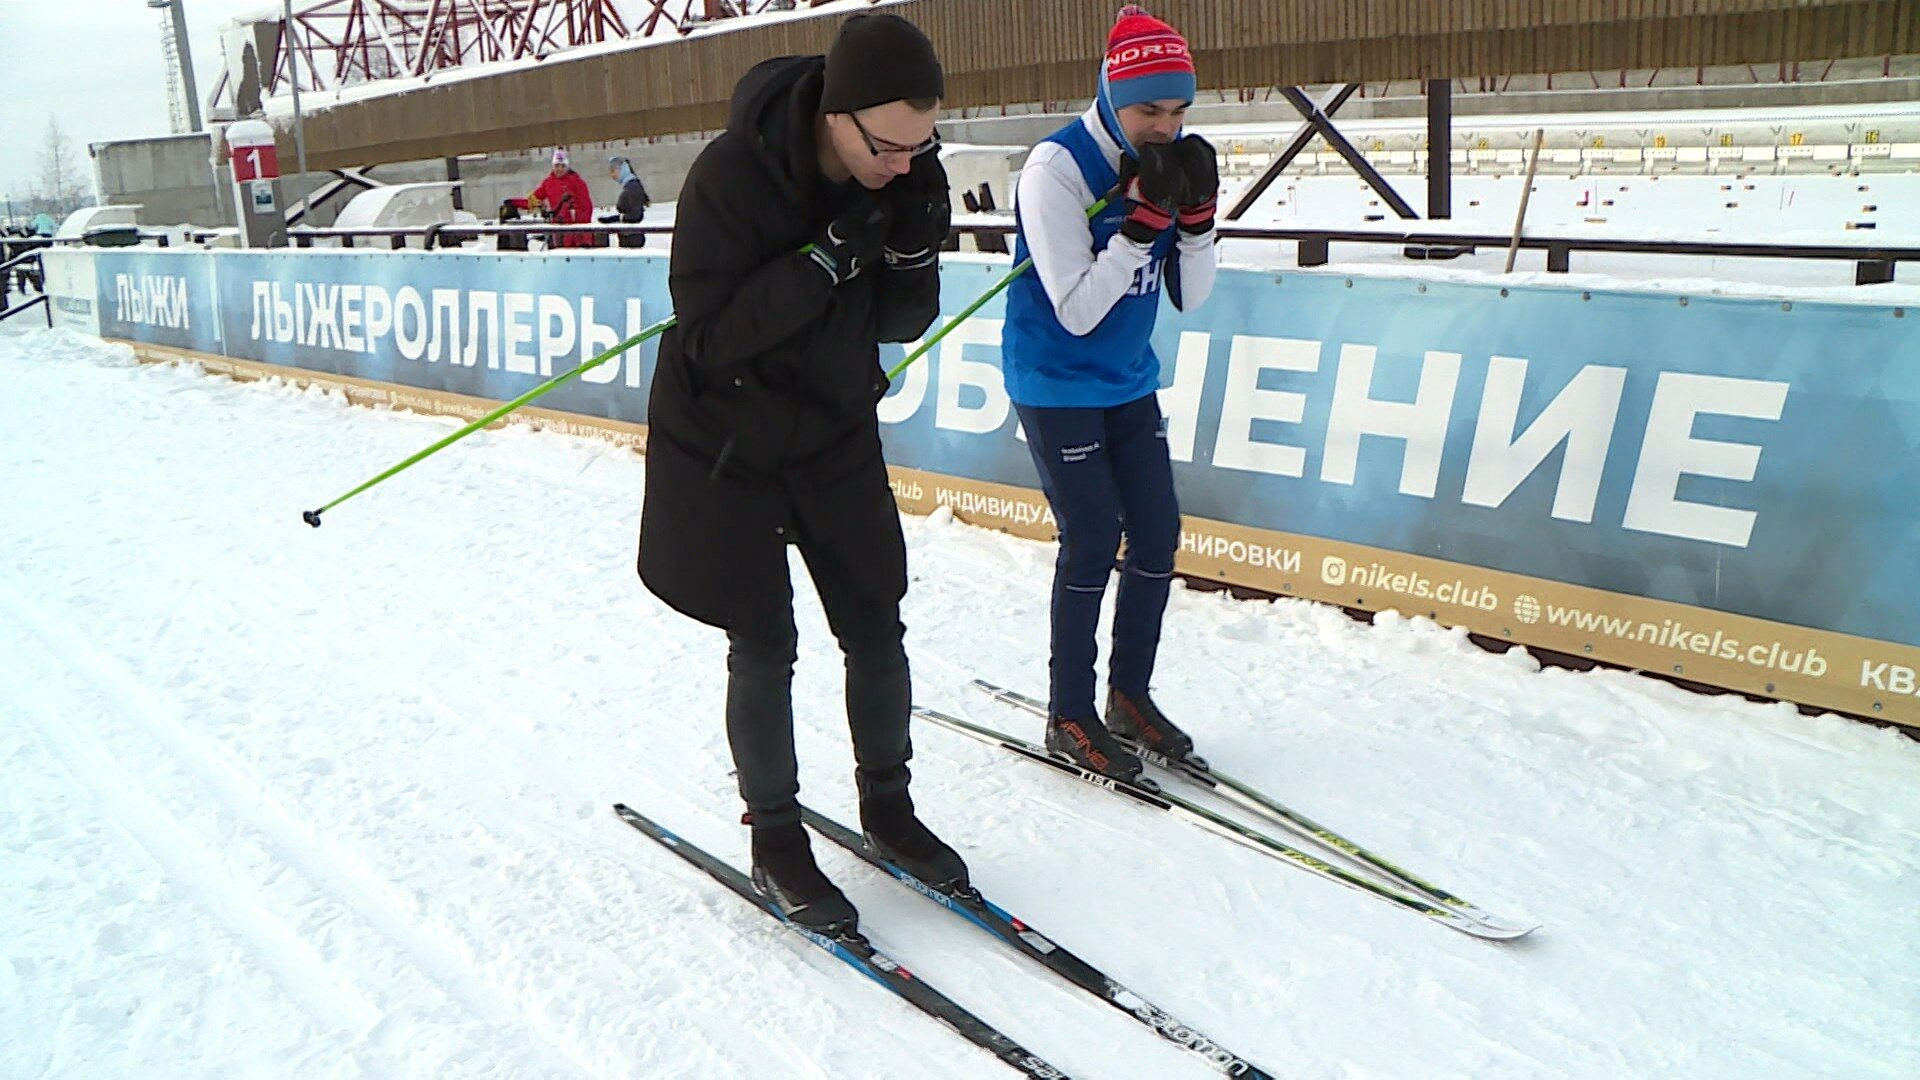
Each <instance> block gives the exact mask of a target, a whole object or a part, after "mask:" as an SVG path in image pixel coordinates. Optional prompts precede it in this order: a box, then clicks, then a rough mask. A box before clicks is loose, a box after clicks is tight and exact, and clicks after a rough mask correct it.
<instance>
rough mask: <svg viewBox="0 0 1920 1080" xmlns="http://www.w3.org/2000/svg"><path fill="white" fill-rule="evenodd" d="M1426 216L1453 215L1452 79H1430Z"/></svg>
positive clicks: (1434, 218) (1428, 81) (1442, 219)
mask: <svg viewBox="0 0 1920 1080" xmlns="http://www.w3.org/2000/svg"><path fill="white" fill-rule="evenodd" d="M1427 217H1429V218H1431V219H1433V220H1434V221H1445V220H1447V219H1448V218H1451V217H1453V80H1452V79H1428V80H1427Z"/></svg>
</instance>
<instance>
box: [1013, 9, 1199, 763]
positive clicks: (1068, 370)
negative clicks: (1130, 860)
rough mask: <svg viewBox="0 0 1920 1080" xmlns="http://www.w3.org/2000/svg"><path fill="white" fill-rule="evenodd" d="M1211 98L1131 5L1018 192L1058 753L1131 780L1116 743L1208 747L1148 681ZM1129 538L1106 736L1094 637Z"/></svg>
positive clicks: (1177, 46) (1023, 399)
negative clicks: (1173, 342)
mask: <svg viewBox="0 0 1920 1080" xmlns="http://www.w3.org/2000/svg"><path fill="white" fill-rule="evenodd" d="M1194 89H1195V80H1194V70H1193V58H1192V55H1191V54H1190V53H1189V52H1188V49H1187V43H1186V41H1185V40H1184V39H1183V38H1182V37H1181V36H1180V35H1179V33H1178V32H1177V31H1175V30H1174V29H1173V28H1172V27H1171V26H1168V25H1167V24H1166V23H1164V22H1162V21H1160V20H1159V19H1156V18H1153V17H1152V16H1150V15H1147V14H1145V13H1144V12H1142V11H1141V10H1140V9H1139V8H1138V7H1137V6H1135V5H1132V4H1129V5H1127V6H1126V7H1124V8H1122V9H1121V11H1120V17H1119V20H1118V21H1117V22H1115V24H1114V27H1113V30H1112V32H1111V33H1110V35H1109V38H1108V44H1107V55H1106V60H1105V62H1104V63H1103V64H1102V66H1101V72H1100V89H1099V94H1098V96H1097V97H1096V99H1095V101H1094V103H1093V106H1092V107H1091V108H1089V109H1088V110H1087V111H1086V113H1084V114H1083V115H1081V116H1080V117H1079V118H1078V119H1076V120H1074V121H1073V122H1072V123H1070V124H1068V125H1067V126H1066V127H1063V128H1061V129H1060V130H1059V131H1057V132H1055V133H1054V134H1052V135H1050V136H1048V137H1047V138H1046V139H1045V140H1044V141H1042V142H1041V143H1040V144H1039V145H1038V146H1036V147H1034V149H1033V153H1032V154H1031V155H1029V156H1028V158H1027V163H1026V165H1025V167H1024V168H1023V169H1022V170H1021V172H1020V180H1019V184H1018V186H1017V188H1016V190H1015V203H1014V208H1015V212H1016V214H1017V218H1018V223H1019V231H1018V244H1017V248H1016V251H1015V253H1014V259H1015V261H1016V262H1018V261H1019V260H1021V259H1024V258H1027V257H1029V256H1031V257H1032V259H1033V270H1034V272H1033V273H1031V274H1026V275H1023V276H1021V277H1020V278H1017V279H1015V281H1014V284H1013V286H1012V288H1011V290H1010V291H1009V293H1008V296H1007V321H1006V327H1005V330H1004V340H1003V357H1004V361H1003V366H1004V369H1005V374H1006V385H1007V394H1008V396H1009V397H1011V398H1012V399H1013V403H1014V406H1015V408H1016V409H1018V411H1019V414H1020V424H1021V427H1022V428H1024V429H1025V431H1026V435H1027V446H1028V449H1029V450H1030V451H1031V452H1032V454H1033V461H1034V464H1035V465H1036V466H1037V467H1038V468H1039V470H1040V483H1041V487H1042V488H1043V489H1044V490H1045V492H1046V495H1047V500H1048V502H1050V503H1051V504H1052V505H1053V513H1054V517H1055V519H1056V520H1057V521H1058V522H1059V527H1060V554H1059V558H1058V559H1057V561H1056V562H1055V564H1054V575H1053V616H1052V618H1053V623H1052V659H1051V663H1050V669H1049V674H1050V682H1051V685H1050V687H1049V697H1050V701H1049V713H1050V719H1049V720H1048V722H1047V738H1046V742H1047V747H1048V748H1049V749H1051V750H1054V751H1056V752H1060V753H1064V754H1066V755H1067V756H1068V757H1070V758H1072V759H1073V760H1074V761H1076V762H1078V763H1079V764H1081V765H1082V766H1084V767H1086V768H1090V769H1094V770H1096V771H1098V772H1101V773H1104V774H1106V775H1109V776H1114V777H1118V778H1121V779H1127V780H1131V779H1134V778H1135V777H1137V776H1138V775H1139V774H1140V769H1141V764H1140V759H1139V758H1138V757H1136V756H1134V755H1133V754H1131V753H1129V752H1128V751H1127V749H1126V748H1125V746H1123V745H1122V744H1121V743H1120V742H1119V741H1117V740H1116V739H1115V738H1114V735H1115V734H1120V735H1124V736H1127V737H1130V738H1132V739H1134V740H1135V741H1137V742H1138V743H1139V744H1140V745H1141V746H1144V747H1146V748H1148V749H1150V750H1153V751H1155V752H1157V753H1161V754H1165V755H1166V756H1168V757H1171V758H1174V759H1176V760H1177V759H1179V758H1182V757H1185V756H1186V755H1187V754H1189V753H1191V752H1192V750H1193V740H1192V739H1191V738H1189V737H1188V736H1187V735H1186V734H1185V733H1184V732H1182V731H1181V730H1180V729H1179V728H1178V727H1176V726H1174V724H1173V723H1172V722H1170V721H1169V720H1168V719H1167V718H1166V716H1165V715H1163V714H1162V713H1161V712H1160V710H1159V708H1158V707H1156V706H1155V705H1154V703H1153V701H1152V699H1151V698H1149V697H1148V695H1147V683H1148V681H1149V680H1150V679H1151V678H1152V676H1153V664H1154V655H1155V653H1156V652H1157V650H1158V648H1159V644H1160V622H1161V617H1162V615H1163V614H1164V613H1165V611H1166V606H1167V591H1168V588H1169V586H1170V584H1171V578H1172V575H1173V557H1174V552H1175V551H1176V550H1177V548H1178V547H1179V541H1180V511H1179V508H1178V506H1177V505H1176V503H1175V501H1174V495H1173V469H1172V465H1171V462H1170V460H1169V458H1168V455H1167V440H1166V424H1165V421H1164V420H1163V419H1162V417H1161V415H1160V404H1159V400H1158V398H1157V397H1156V396H1155V394H1156V391H1157V390H1158V389H1159V386H1160V361H1159V359H1158V358H1157V357H1156V356H1154V353H1153V347H1152V345H1151V344H1149V342H1148V338H1149V337H1150V336H1151V335H1152V333H1153V324H1154V319H1155V317H1156V315H1157V314H1158V311H1159V307H1160V293H1161V289H1162V285H1163V284H1164V286H1165V289H1166V292H1167V294H1168V296H1169V297H1170V298H1171V299H1172V301H1173V303H1174V306H1175V307H1177V308H1180V309H1181V310H1183V311H1184V310H1187V309H1190V308H1192V307H1194V306H1196V305H1198V304H1200V303H1201V302H1202V301H1203V300H1205V299H1206V297H1207V294H1208V292H1210V291H1211V290H1212V287H1213V276H1214V235H1213V214H1214V197H1215V194H1216V192H1217V191H1218V188H1219V172H1218V167H1217V165H1216V163H1215V161H1214V154H1213V147H1212V146H1210V145H1208V143H1207V141H1206V140H1205V139H1202V138H1200V137H1199V136H1197V135H1185V136H1183V135H1182V134H1181V125H1182V123H1183V122H1184V120H1185V117H1186V111H1187V107H1188V106H1189V105H1191V104H1192V103H1193V97H1194ZM1103 197H1105V198H1108V203H1107V205H1106V206H1105V207H1103V208H1102V209H1101V210H1099V211H1098V212H1097V213H1096V212H1092V208H1093V206H1094V204H1095V203H1096V202H1097V201H1099V200H1100V199H1102V198H1103ZM1122 535H1124V536H1125V538H1126V541H1127V557H1126V563H1125V565H1124V567H1123V568H1122V573H1121V579H1120V589H1119V595H1118V597H1117V598H1116V600H1115V602H1114V603H1115V607H1114V618H1113V646H1112V651H1111V655H1110V659H1109V668H1108V679H1107V690H1108V692H1107V708H1106V720H1105V723H1104V724H1103V723H1102V722H1101V719H1100V713H1099V712H1098V711H1096V708H1095V697H1094V658H1095V655H1096V652H1097V649H1096V646H1095V643H1094V633H1095V627H1096V624H1097V623H1098V622H1099V619H1100V604H1101V601H1102V599H1103V597H1104V596H1105V595H1106V589H1107V578H1108V577H1109V575H1110V574H1111V573H1112V571H1113V564H1114V556H1115V553H1116V551H1117V549H1118V547H1119V544H1120V539H1121V537H1122Z"/></svg>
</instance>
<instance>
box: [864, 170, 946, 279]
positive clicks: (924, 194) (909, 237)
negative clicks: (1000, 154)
mask: <svg viewBox="0 0 1920 1080" xmlns="http://www.w3.org/2000/svg"><path fill="white" fill-rule="evenodd" d="M880 194H881V197H882V198H883V199H885V200H886V202H887V207H888V210H889V211H890V214H891V218H892V224H891V225H890V226H889V228H888V230H887V250H886V257H887V266H888V268H889V269H893V270H919V269H922V268H924V267H928V266H932V265H933V264H934V263H935V261H937V260H938V258H939V251H940V245H942V244H944V243H946V240H947V233H948V232H949V231H951V229H952V227H953V196H952V195H950V194H949V193H948V190H947V170H946V167H945V166H943V165H941V164H940V155H939V153H938V152H930V153H925V154H921V155H920V156H918V157H916V158H914V159H913V168H912V170H911V171H909V172H907V173H904V174H902V175H900V176H897V177H895V178H894V179H893V180H892V181H891V182H890V183H888V184H887V186H886V187H884V188H882V189H880Z"/></svg>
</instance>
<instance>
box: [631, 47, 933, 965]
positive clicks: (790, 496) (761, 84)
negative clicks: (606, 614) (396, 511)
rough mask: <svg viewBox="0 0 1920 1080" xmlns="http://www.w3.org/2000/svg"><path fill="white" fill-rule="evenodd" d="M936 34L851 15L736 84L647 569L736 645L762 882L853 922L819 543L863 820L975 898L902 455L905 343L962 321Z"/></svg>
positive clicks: (674, 340) (683, 217)
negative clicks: (820, 813)
mask: <svg viewBox="0 0 1920 1080" xmlns="http://www.w3.org/2000/svg"><path fill="white" fill-rule="evenodd" d="M941 92H942V78H941V72H940V64H939V61H938V59H937V58H936V57H935V55H934V50H933V45H932V43H931V42H929V41H928V40H927V37H926V35H924V34H922V33H921V32H920V31H919V30H918V29H917V28H916V27H914V26H913V24H911V23H909V22H907V21H906V20H904V19H901V18H899V17H898V16H894V15H856V16H854V17H852V18H850V19H848V20H847V22H846V23H845V24H844V25H843V26H842V28H841V31H840V34H839V35H838V37H837V38H836V39H835V42H834V44H833V46H832V48H831V50H830V51H829V52H828V54H827V55H826V56H825V57H820V56H808V57H781V58H777V59H772V60H767V61H765V62H763V63H761V64H759V65H757V66H756V67H754V68H753V69H752V70H751V71H749V72H748V73H747V74H746V76H745V77H743V78H742V79H741V80H740V83H739V85H738V86H737V87H736V88H735V89H734V94H733V102H732V107H731V115H730V118H729V120H728V122H727V130H726V131H725V133H724V134H722V135H721V136H720V137H719V138H717V139H715V140H714V141H713V143H712V144H710V145H709V146H708V147H707V148H706V149H705V150H704V151H702V152H701V154H700V157H699V158H698V159H697V160H696V161H695V162H694V165H693V168H692V170H691V171H690V172H689V173H688V175H687V179H686V183H685V184H684V186H683V187H682V188H681V194H680V201H679V212H678V215H677V219H676V222H675V226H674V242H673V255H672V262H671V264H670V267H669V277H668V284H669V287H670V289H671V291H672V294H673V303H674V311H675V313H676V315H677V316H678V321H677V324H676V325H675V326H674V327H673V329H671V330H669V331H668V332H667V333H666V335H665V336H664V337H663V338H662V339H661V346H660V354H659V360H658V364H657V367H656V369H655V372H654V379H653V388H652V396H651V398H650V400H649V403H648V423H649V436H648V447H647V480H646V504H645V507H644V509H643V511H642V514H641V523H640V554H639V563H638V565H639V571H640V577H641V579H642V580H643V581H644V582H645V583H646V586H647V588H648V589H650V590H651V591H652V592H653V593H654V594H655V595H656V596H658V597H660V598H661V599H662V600H664V601H666V602H667V603H668V604H669V605H671V606H672V607H674V608H675V609H677V610H679V611H680V612H682V613H684V614H686V615H688V616H690V617H692V618H695V619H698V620H700V621H701V622H704V623H707V624H709V625H712V626H715V627H719V628H721V629H724V630H725V631H726V632H727V642H728V654H727V671H728V684H727V702H726V725H727V738H728V742H729V744H730V746H731V748H732V751H733V759H734V764H735V766H736V768H737V770H738V777H739V787H740V795H741V798H742V799H743V800H744V801H745V803H746V805H747V820H748V821H749V822H750V823H751V825H752V834H751V835H752V850H753V879H754V881H755V884H756V887H758V888H759V889H761V891H762V892H763V893H764V894H766V895H767V896H769V897H770V898H772V899H773V900H774V901H775V902H776V903H778V904H780V905H781V907H782V908H783V910H785V911H787V912H788V914H789V917H791V918H793V919H794V920H795V921H796V922H800V923H802V924H804V925H808V926H812V927H815V928H817V929H822V930H826V931H835V930H839V929H846V928H851V927H852V926H854V925H855V924H856V922H857V915H856V913H855V912H854V910H853V906H852V905H851V904H850V903H848V901H847V899H846V897H845V895H843V894H842V893H841V892H840V890H839V889H838V888H836V887H835V886H834V885H833V883H832V882H831V881H829V880H827V878H826V877H825V875H823V874H822V873H821V872H820V869H819V867H818V866H817V865H816V864H815V862H814V859H813V853H812V851H811V849H810V847H809V845H808V841H807V834H806V832H805V830H804V829H803V828H802V827H801V824H800V810H799V806H798V802H797V799H798V794H799V780H798V768H797V765H796V762H795V758H794V742H793V704H792V692H791V688H792V680H793V665H794V661H795V659H796V655H797V652H796V647H795V642H796V632H795V628H794V617H793V589H792V585H791V582H790V581H789V578H788V573H787V567H788V562H787V549H788V547H789V545H792V546H795V547H798V548H799V551H800V555H801V557H802V558H803V559H804V560H805V561H806V565H807V570H808V573H809V574H810V575H811V577H812V578H813V583H814V586H815V587H816V589H817V590H818V592H819V595H820V601H821V606H822V607H823V608H824V609H825V611H826V616H827V622H828V624H829V626H830V627H831V628H832V630H833V634H834V637H835V638H836V640H837V641H838V642H839V645H840V648H841V651H842V652H843V653H844V654H845V658H846V708H847V721H848V726H849V728H850V730H851V734H852V737H853V752H854V760H855V765H856V769H855V780H856V784H857V788H858V792H859V796H860V821H861V826H862V828H863V829H864V831H865V833H866V835H867V839H868V842H869V843H870V844H872V845H873V846H874V847H875V848H876V849H877V850H878V851H879V852H880V853H881V854H883V855H884V856H885V857H887V858H890V859H893V860H895V861H896V862H897V863H899V864H900V865H902V866H904V867H905V868H907V869H908V870H909V871H910V872H911V873H913V874H914V875H915V876H917V877H919V878H920V879H921V880H923V881H925V882H927V883H929V884H933V885H937V886H942V887H951V888H964V887H965V885H966V878H967V871H966V866H965V864H964V863H963V862H962V861H961V859H960V856H959V855H958V854H957V853H955V852H954V850H953V849H952V848H950V847H948V846H947V845H946V844H945V843H943V842H941V841H940V840H939V839H938V838H937V837H936V836H934V835H933V833H932V832H930V831H929V830H928V829H927V827H926V826H925V825H924V824H923V823H921V821H920V820H919V818H918V817H917V816H916V815H915V812H914V808H913V802H912V800H911V798H910V797H909V796H908V793H907V785H908V780H909V773H908V769H907V761H908V759H909V758H910V757H911V746H910V743H909V739H908V732H907V724H908V714H909V708H910V693H909V681H908V674H907V654H906V648H905V645H904V635H905V628H904V627H903V626H902V624H901V622H900V600H901V598H902V597H903V596H904V595H905V593H906V585H907V576H906V546H905V543H904V541H903V539H902V536H901V531H900V519H899V515H898V512H897V510H896V508H895V506H894V502H893V496H892V492H891V490H890V489H889V488H888V485H887V471H886V463H885V462H884V461H883V460H882V458H881V451H880V430H879V422H878V418H877V416H876V414H875V405H876V404H877V403H878V401H879V400H880V398H881V396H882V395H883V394H884V393H885V392H886V388H887V381H886V376H885V375H884V374H883V372H882V370H881V367H880V363H879V343H881V342H904V341H912V340H915V339H916V338H918V337H919V336H920V335H921V334H922V333H924V332H925V331H926V329H927V328H928V327H929V326H930V325H932V322H933V320H934V318H935V317H936V316H937V315H938V313H939V290H940V280H939V264H938V258H939V249H940V242H941V241H942V240H943V239H944V238H945V237H946V235H947V232H948V225H949V219H950V215H951V210H950V204H949V202H948V193H947V179H946V173H945V171H944V170H943V169H942V168H941V166H940V162H939V158H938V155H937V154H936V153H934V152H933V151H935V150H936V149H937V147H938V142H939V140H938V138H937V137H936V136H935V134H934V116H935V110H936V109H937V107H938V99H939V97H940V94H941Z"/></svg>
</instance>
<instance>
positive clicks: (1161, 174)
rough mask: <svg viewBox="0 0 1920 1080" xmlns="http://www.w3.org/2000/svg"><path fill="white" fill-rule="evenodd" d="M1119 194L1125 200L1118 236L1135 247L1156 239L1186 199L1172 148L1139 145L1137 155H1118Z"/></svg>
mask: <svg viewBox="0 0 1920 1080" xmlns="http://www.w3.org/2000/svg"><path fill="white" fill-rule="evenodd" d="M1120 190H1121V191H1122V192H1123V193H1125V195H1126V199H1127V217H1126V220H1124V221H1122V222H1121V223H1120V232H1121V234H1122V235H1123V236H1125V237H1126V238H1127V239H1129V240H1132V241H1133V242H1135V243H1137V244H1151V243H1153V242H1154V241H1155V240H1157V239H1159V237H1160V234H1161V233H1163V232H1166V231H1167V230H1168V229H1169V228H1171V227H1172V226H1173V220H1174V215H1175V213H1176V212H1177V209H1176V208H1177V207H1179V206H1180V204H1181V203H1183V202H1185V201H1186V198H1187V172H1186V168H1185V166H1184V165H1183V164H1182V162H1181V159H1180V157H1179V155H1178V153H1177V151H1175V149H1174V144H1172V143H1142V144H1141V146H1140V148H1139V150H1138V152H1137V153H1135V154H1130V155H1129V154H1123V155H1121V157H1120Z"/></svg>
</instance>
